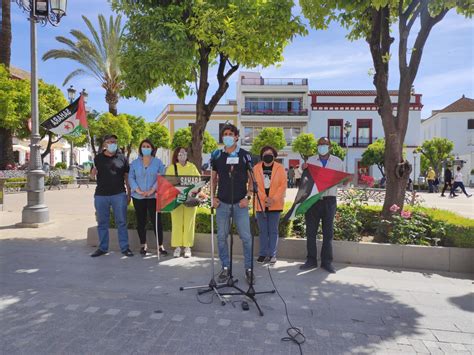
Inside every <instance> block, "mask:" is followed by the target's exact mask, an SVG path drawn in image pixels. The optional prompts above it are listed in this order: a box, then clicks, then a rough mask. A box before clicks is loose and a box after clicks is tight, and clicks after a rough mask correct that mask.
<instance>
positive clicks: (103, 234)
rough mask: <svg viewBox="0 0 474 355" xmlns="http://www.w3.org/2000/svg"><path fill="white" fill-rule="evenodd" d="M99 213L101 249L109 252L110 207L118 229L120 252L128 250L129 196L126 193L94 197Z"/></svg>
mask: <svg viewBox="0 0 474 355" xmlns="http://www.w3.org/2000/svg"><path fill="white" fill-rule="evenodd" d="M94 206H95V210H96V212H97V231H98V232H99V249H100V250H102V251H108V250H109V220H110V207H112V211H113V213H114V218H115V225H116V226H117V229H118V239H119V244H120V251H122V252H124V251H126V250H127V249H128V230H127V195H126V194H125V192H123V193H120V194H116V195H111V196H94Z"/></svg>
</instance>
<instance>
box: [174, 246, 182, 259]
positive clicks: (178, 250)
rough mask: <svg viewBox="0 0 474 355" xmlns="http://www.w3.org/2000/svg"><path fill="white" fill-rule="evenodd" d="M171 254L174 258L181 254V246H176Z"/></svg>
mask: <svg viewBox="0 0 474 355" xmlns="http://www.w3.org/2000/svg"><path fill="white" fill-rule="evenodd" d="M173 256H174V257H175V258H179V257H180V256H181V247H177V248H176V249H175V250H174V253H173Z"/></svg>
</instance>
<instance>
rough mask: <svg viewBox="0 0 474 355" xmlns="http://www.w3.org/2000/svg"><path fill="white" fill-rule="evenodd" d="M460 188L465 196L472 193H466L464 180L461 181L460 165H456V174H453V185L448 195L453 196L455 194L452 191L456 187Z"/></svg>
mask: <svg viewBox="0 0 474 355" xmlns="http://www.w3.org/2000/svg"><path fill="white" fill-rule="evenodd" d="M458 187H459V188H460V189H461V191H462V192H463V193H464V195H466V196H467V197H471V196H472V195H470V194H468V193H467V192H466V188H465V187H464V182H463V181H462V173H461V167H460V166H458V167H457V168H456V174H455V175H454V184H453V187H451V193H450V194H449V197H455V196H456V195H455V194H454V191H456V189H457V188H458Z"/></svg>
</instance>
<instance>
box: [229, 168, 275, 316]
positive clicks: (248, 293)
mask: <svg viewBox="0 0 474 355" xmlns="http://www.w3.org/2000/svg"><path fill="white" fill-rule="evenodd" d="M245 165H246V168H247V170H248V172H249V175H250V179H251V180H252V189H253V196H254V201H255V198H256V199H257V201H258V203H259V206H260V208H261V209H262V211H263V213H265V209H263V208H262V201H261V200H260V198H259V196H258V194H257V191H258V190H257V187H258V186H257V182H256V180H255V175H254V173H253V169H252V167H251V166H250V161H248V160H247V161H246V164H245ZM231 172H232V170H231ZM231 184H232V185H231V197H232V201H233V191H234V190H233V189H234V187H233V174H232V175H231ZM253 217H254V218H255V203H254V205H253ZM265 218H266V215H265ZM232 221H233V205H231V222H232ZM229 228H230V237H231V239H230V242H231V244H230V261H231V264H230V268H229V270H230V277H229V281H228V286H229V287H233V288H235V289H236V290H238V291H239V292H231V293H221V295H225V296H226V295H230V296H235V295H242V296H247V297H248V298H249V299H250V300H252V301H253V303H255V306H256V307H257V309H258V313H259V315H260V316H261V317H263V312H262V309H261V308H260V306H259V304H258V302H257V299H256V298H255V296H256V295H259V294H265V293H275V290H271V291H259V292H255V288H254V286H253V284H254V282H253V280H254V274H253V268H254V263H253V258H254V257H253V250H254V236H253V234H252V236H251V237H252V241H251V249H250V250H251V261H250V285H249V288H248V290H247V291H244V290H242V289H241V288H239V287H237V286H235V285H234V282H237V280H235V281H234V280H233V279H232V271H231V270H232V244H233V232H232V224H230V227H229ZM250 232H251V233H252V231H250Z"/></svg>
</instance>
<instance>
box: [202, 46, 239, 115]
mask: <svg viewBox="0 0 474 355" xmlns="http://www.w3.org/2000/svg"><path fill="white" fill-rule="evenodd" d="M227 63H229V65H230V68H229V70H228V71H227V73H224V72H225V68H226V64H227ZM238 69H239V64H235V65H232V64H230V61H229V58H228V57H227V56H226V55H224V54H223V53H220V54H219V67H218V69H217V80H218V82H219V87H218V88H217V90H216V92H215V93H214V95H212V97H211V99H210V100H209V103H208V105H207V110H208V112H209V114H211V113H212V112H213V111H214V108H215V107H216V106H217V104H218V103H219V100H220V99H221V98H222V96H224V94H225V92H226V91H227V88H228V87H229V83H228V81H229V78H230V77H231V76H232V74H234V73H235V72H236V71H237V70H238Z"/></svg>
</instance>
